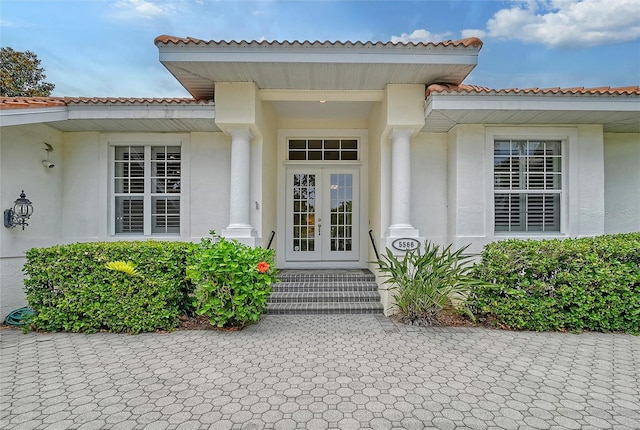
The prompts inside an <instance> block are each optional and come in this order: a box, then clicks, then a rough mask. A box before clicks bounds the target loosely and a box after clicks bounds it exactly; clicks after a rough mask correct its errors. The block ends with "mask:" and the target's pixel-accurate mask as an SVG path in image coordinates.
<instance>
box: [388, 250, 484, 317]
mask: <svg viewBox="0 0 640 430" xmlns="http://www.w3.org/2000/svg"><path fill="white" fill-rule="evenodd" d="M466 249H467V247H466V246H465V247H463V248H461V249H459V250H457V251H452V250H451V245H449V246H447V247H446V248H444V249H442V250H440V247H439V246H438V245H435V244H431V243H430V242H428V241H427V242H425V247H424V252H421V251H420V249H417V250H413V251H407V252H406V253H405V254H404V255H402V256H396V255H394V254H393V252H391V250H390V249H387V252H386V254H385V255H383V256H382V258H381V259H380V260H378V267H379V269H380V271H381V272H382V274H383V276H385V277H387V279H386V280H385V281H384V283H387V284H391V288H390V289H391V291H392V295H393V298H394V299H395V303H396V306H397V308H398V311H399V313H398V314H399V319H400V320H401V321H403V322H405V323H407V324H411V325H432V324H437V322H438V314H439V313H440V312H441V311H442V310H443V309H444V308H445V307H452V308H453V307H455V308H457V309H459V310H461V311H463V312H465V311H466V306H465V298H466V295H467V294H468V292H469V289H470V288H471V286H473V285H476V284H477V283H478V282H479V281H478V280H477V279H475V278H473V276H471V273H470V272H471V269H472V266H470V265H469V264H468V263H469V260H470V259H471V258H472V257H471V256H465V255H463V253H464V251H465V250H466ZM470 316H472V315H470Z"/></svg>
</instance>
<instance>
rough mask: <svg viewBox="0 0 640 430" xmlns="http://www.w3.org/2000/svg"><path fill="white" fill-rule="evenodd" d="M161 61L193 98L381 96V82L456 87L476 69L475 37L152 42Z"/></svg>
mask: <svg viewBox="0 0 640 430" xmlns="http://www.w3.org/2000/svg"><path fill="white" fill-rule="evenodd" d="M156 46H157V47H158V50H159V54H160V62H161V63H162V64H164V66H165V67H166V68H167V69H168V70H169V71H170V72H171V73H172V74H173V75H174V76H175V78H176V79H177V80H178V81H180V83H181V84H182V85H183V86H184V87H185V88H186V89H187V91H189V92H190V93H191V94H192V95H193V96H194V97H195V98H196V99H203V98H205V99H210V98H212V97H213V94H214V90H215V82H255V83H256V85H257V86H258V88H259V89H282V90H321V91H323V90H341V91H347V90H382V89H384V87H385V86H386V85H387V84H390V83H393V84H425V85H426V84H429V83H433V82H447V83H454V84H459V83H460V82H462V81H463V80H464V78H465V77H467V75H469V73H471V71H472V70H473V68H474V67H475V66H476V64H477V57H478V53H479V51H480V48H481V46H482V42H480V41H479V40H478V39H465V40H463V41H448V42H442V43H438V44H434V43H425V44H391V43H371V42H367V43H359V42H357V43H351V42H345V43H339V42H336V43H330V42H282V43H276V42H271V43H269V42H256V41H253V42H224V41H223V42H217V41H209V42H205V41H201V40H197V39H190V38H189V39H180V38H173V37H171V36H160V37H158V38H156Z"/></svg>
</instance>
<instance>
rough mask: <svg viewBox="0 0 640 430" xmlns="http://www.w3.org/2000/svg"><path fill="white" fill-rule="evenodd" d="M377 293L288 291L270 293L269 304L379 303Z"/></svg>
mask: <svg viewBox="0 0 640 430" xmlns="http://www.w3.org/2000/svg"><path fill="white" fill-rule="evenodd" d="M379 301H380V294H378V291H377V290H376V291H302V292H300V291H289V292H282V293H276V292H273V293H271V297H269V302H271V303H299V302H302V303H304V302H325V303H331V302H339V303H343V302H379Z"/></svg>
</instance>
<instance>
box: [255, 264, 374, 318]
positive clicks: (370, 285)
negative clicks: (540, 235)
mask: <svg viewBox="0 0 640 430" xmlns="http://www.w3.org/2000/svg"><path fill="white" fill-rule="evenodd" d="M278 278H279V282H278V283H276V284H274V285H273V286H272V293H271V296H270V297H269V299H268V301H267V313H268V314H279V315H283V314H285V315H299V314H363V313H367V314H381V313H382V312H383V308H382V304H381V303H380V294H379V293H378V285H377V284H376V282H375V276H374V275H373V273H371V271H369V270H366V269H364V270H363V269H336V270H283V271H281V272H280V273H279V274H278Z"/></svg>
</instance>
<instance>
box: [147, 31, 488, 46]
mask: <svg viewBox="0 0 640 430" xmlns="http://www.w3.org/2000/svg"><path fill="white" fill-rule="evenodd" d="M154 44H155V45H156V46H158V45H168V44H174V45H179V44H183V45H188V44H195V45H217V46H222V45H236V46H237V45H256V46H280V47H285V46H327V45H329V46H341V47H348V46H357V47H367V46H382V47H385V46H409V47H411V46H415V47H418V46H443V47H446V46H453V47H459V46H462V47H465V48H468V47H473V48H481V47H482V44H483V43H482V40H480V39H479V38H477V37H468V38H464V39H459V40H445V41H441V42H413V41H410V42H391V41H385V42H383V41H376V42H373V41H364V42H363V41H340V40H334V41H331V40H325V41H320V40H314V41H311V40H307V39H305V40H302V41H300V40H293V41H288V40H271V41H268V40H244V39H243V40H240V41H237V40H229V41H227V40H202V39H197V38H195V37H177V36H170V35H167V34H162V35H160V36H158V37H156V38H155V39H154Z"/></svg>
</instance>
